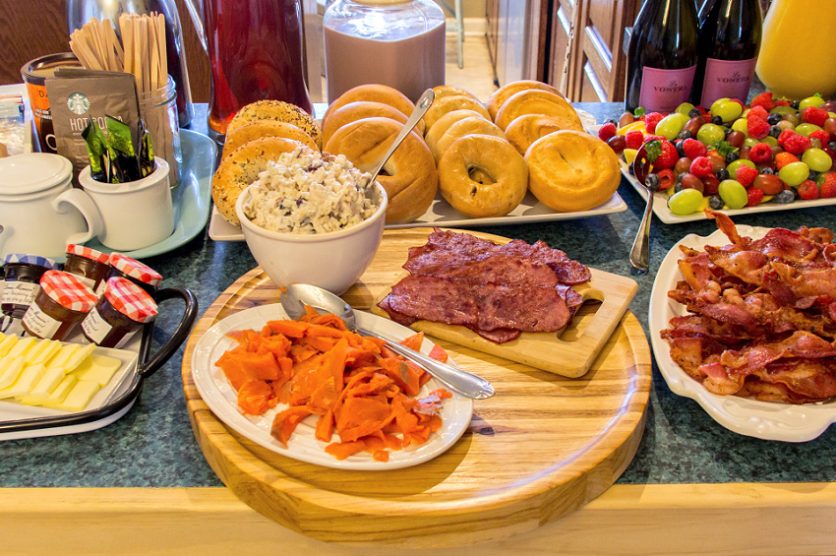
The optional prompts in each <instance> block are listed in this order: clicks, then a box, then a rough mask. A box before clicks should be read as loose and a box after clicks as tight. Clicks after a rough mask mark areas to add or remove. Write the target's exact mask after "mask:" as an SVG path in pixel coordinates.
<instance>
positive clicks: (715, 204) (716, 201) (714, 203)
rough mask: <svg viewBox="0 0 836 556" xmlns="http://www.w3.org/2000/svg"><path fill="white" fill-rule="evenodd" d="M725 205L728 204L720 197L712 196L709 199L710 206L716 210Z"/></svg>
mask: <svg viewBox="0 0 836 556" xmlns="http://www.w3.org/2000/svg"><path fill="white" fill-rule="evenodd" d="M725 205H726V203H724V202H723V199H721V198H720V196H719V195H712V196H711V197H709V198H708V206H710V207H711V208H712V209H714V210H720V209H722V208H723V207H724V206H725Z"/></svg>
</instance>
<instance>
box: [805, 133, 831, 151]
mask: <svg viewBox="0 0 836 556" xmlns="http://www.w3.org/2000/svg"><path fill="white" fill-rule="evenodd" d="M807 137H809V138H810V140H811V141H812V140H813V139H818V140H819V148H823V147H824V146H825V145H827V142H828V141H830V134H829V133H827V132H826V131H825V130H823V129H817V130H816V131H814V132H813V133H811V134H810V135H808V136H807Z"/></svg>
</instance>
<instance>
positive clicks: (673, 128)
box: [656, 112, 691, 141]
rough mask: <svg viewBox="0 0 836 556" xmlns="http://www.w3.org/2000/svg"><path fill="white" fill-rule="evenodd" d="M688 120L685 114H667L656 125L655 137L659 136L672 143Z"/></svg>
mask: <svg viewBox="0 0 836 556" xmlns="http://www.w3.org/2000/svg"><path fill="white" fill-rule="evenodd" d="M690 119H691V118H689V117H688V115H687V114H680V113H679V112H674V113H672V114H668V115H667V116H665V117H664V118H662V119H661V120H659V123H658V124H656V135H661V136H662V137H664V138H665V139H667V140H668V141H673V140H674V139H676V136H677V135H679V132H680V131H682V128H683V127H685V124H686V123H688V120H690Z"/></svg>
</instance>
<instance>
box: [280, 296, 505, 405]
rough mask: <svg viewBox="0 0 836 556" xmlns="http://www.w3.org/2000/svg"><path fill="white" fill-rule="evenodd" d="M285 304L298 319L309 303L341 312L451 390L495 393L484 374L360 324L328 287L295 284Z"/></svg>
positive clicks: (351, 325) (480, 396)
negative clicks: (417, 349)
mask: <svg viewBox="0 0 836 556" xmlns="http://www.w3.org/2000/svg"><path fill="white" fill-rule="evenodd" d="M281 303H282V308H284V310H285V312H286V313H287V315H288V316H289V317H290V318H292V319H294V320H297V319H299V318H301V317H302V316H304V315H305V305H308V306H310V307H313V308H314V309H318V310H321V311H325V312H327V313H331V314H334V315H337V316H338V317H340V318H341V319H342V320H343V322H345V325H346V327H347V328H348V329H349V330H351V331H352V332H357V333H359V334H362V335H364V336H373V337H375V338H380V339H381V340H383V341H385V342H386V347H388V348H389V349H391V350H392V351H394V352H395V353H397V354H398V355H402V356H403V357H405V358H407V359H409V360H410V361H413V362H415V363H417V364H418V365H420V366H421V367H422V368H423V369H424V370H425V371H427V372H428V373H429V374H431V375H432V376H434V377H435V378H437V379H438V381H439V382H441V383H442V384H444V385H445V386H447V387H448V388H450V390H453V391H454V392H456V393H457V394H461V395H462V396H464V397H466V398H473V399H475V400H484V399H486V398H490V397H491V396H493V395H494V393H495V390H494V387H493V385H491V383H490V382H488V381H487V380H485V379H484V378H482V377H480V376H477V375H474V374H472V373H469V372H467V371H463V370H461V369H459V368H456V367H454V366H452V365H448V364H446V363H442V362H440V361H436V360H435V359H431V358H429V357H427V356H426V355H424V354H422V353H419V352H417V351H415V350H412V349H409V348H408V347H406V346H402V345H401V344H399V343H398V341H397V340H394V339H392V338H387V337H386V336H383V335H381V334H378V333H377V332H372V331H370V330H366V329H363V328H360V327H358V326H357V318H356V316H355V314H354V309H352V308H351V306H350V305H349V304H348V303H346V302H345V301H344V300H343V299H342V298H341V297H340V296H338V295H335V294H333V293H331V292H329V291H328V290H325V289H323V288H320V287H318V286H313V285H310V284H292V285H290V286H288V287H287V290H286V291H285V292H284V293H282V296H281Z"/></svg>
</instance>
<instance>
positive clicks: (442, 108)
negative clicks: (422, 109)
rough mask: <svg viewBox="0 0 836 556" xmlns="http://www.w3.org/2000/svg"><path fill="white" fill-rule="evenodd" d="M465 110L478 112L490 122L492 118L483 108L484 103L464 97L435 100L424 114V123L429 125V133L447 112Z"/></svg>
mask: <svg viewBox="0 0 836 556" xmlns="http://www.w3.org/2000/svg"><path fill="white" fill-rule="evenodd" d="M463 108H464V109H467V110H473V111H474V112H478V113H479V114H481V115H482V116H484V117H485V119H488V120H489V119H490V117H491V115H490V114H488V111H487V110H486V109H485V107H484V106H482V103H481V102H479V101H478V100H476V99H473V98H471V97H467V96H464V95H452V96H448V97H441V98H440V99H437V100H435V101H434V102H433V104H432V106H430V109H429V110H427V113H426V114H424V122H425V123H426V124H427V131H428V132H429V130H430V129H432V127H433V124H435V122H437V121H438V120H439V119H440V118H441V117H442V116H443V115H444V114H446V113H447V112H452V111H453V110H461V109H463Z"/></svg>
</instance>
